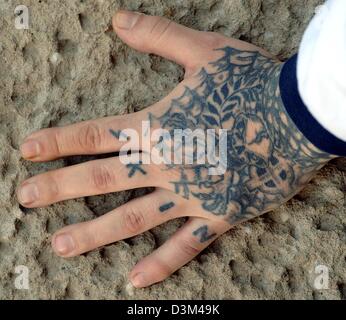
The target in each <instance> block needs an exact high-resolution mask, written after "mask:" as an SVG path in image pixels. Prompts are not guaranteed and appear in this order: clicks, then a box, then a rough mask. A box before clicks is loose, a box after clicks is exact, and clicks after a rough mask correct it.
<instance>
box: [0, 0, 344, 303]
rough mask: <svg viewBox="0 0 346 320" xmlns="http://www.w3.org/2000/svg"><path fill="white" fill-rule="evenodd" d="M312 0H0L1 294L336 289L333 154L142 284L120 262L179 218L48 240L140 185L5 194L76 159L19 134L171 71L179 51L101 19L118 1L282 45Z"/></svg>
mask: <svg viewBox="0 0 346 320" xmlns="http://www.w3.org/2000/svg"><path fill="white" fill-rule="evenodd" d="M18 4H25V5H27V6H28V7H29V8H30V18H31V23H30V29H29V30H25V31H24V30H16V29H15V28H14V8H15V7H16V6H17V5H18ZM319 4H321V1H320V0H224V1H222V0H192V1H183V0H170V1H168V0H167V1H160V0H131V1H122V0H110V1H107V0H99V1H97V0H95V1H87V0H85V1H82V0H80V1H77V0H73V1H70V0H69V1H67V0H63V1H58V0H41V1H38V0H31V1H29V0H21V1H14V0H1V2H0V12H1V15H0V33H1V34H0V179H1V180H0V188H1V189H0V209H1V210H0V298H1V299H13V298H19V299H21V298H29V299H38V298H39V299H42V298H44V299H46V298H48V299H76V298H78V299H86V298H91V299H97V298H101V299H130V298H138V299H149V298H151V299H167V298H173V299H175V298H182V299H204V298H209V299H219V298H220V299H291V298H296V299H332V298H333V299H345V298H346V261H345V259H346V257H345V256H346V250H345V249H346V244H345V242H346V236H345V233H346V214H345V213H346V210H345V191H346V181H345V172H346V161H344V160H338V161H335V162H333V163H332V164H331V165H329V166H328V167H327V168H325V169H324V170H323V171H322V172H320V174H319V175H318V176H317V177H316V178H315V179H314V180H313V181H312V182H311V183H310V185H309V186H308V187H307V188H306V189H305V190H304V191H303V192H301V193H300V194H299V195H298V196H296V197H295V198H294V199H293V200H292V201H290V202H289V203H288V204H287V205H285V206H283V207H281V208H280V209H279V210H276V211H275V212H273V213H270V214H266V215H265V216H263V217H261V218H258V219H257V220H255V221H252V222H249V223H246V224H244V225H243V226H241V227H238V228H236V229H234V230H232V231H230V232H228V233H227V234H225V235H224V236H223V237H221V238H220V239H218V240H217V241H216V242H215V243H214V244H213V245H212V246H210V247H209V248H208V249H207V250H206V251H205V252H204V253H203V254H202V255H200V256H199V257H198V258H197V259H195V260H194V261H192V262H191V263H189V264H188V265H187V266H185V267H184V268H182V269H181V270H180V271H178V272H177V273H176V274H174V275H173V276H172V277H171V278H169V279H168V280H166V281H164V282H163V283H161V284H157V285H154V286H152V287H151V288H148V289H141V290H133V289H131V287H129V286H128V280H127V273H128V272H129V270H130V269H131V267H132V266H133V265H134V264H135V263H136V262H137V261H138V260H139V259H140V258H141V257H143V256H145V255H147V254H149V253H150V252H151V251H152V250H153V249H155V248H156V247H158V246H159V245H160V244H162V243H163V242H164V241H165V239H166V238H167V237H168V236H169V235H170V234H171V233H173V232H174V230H176V228H177V227H178V226H179V225H181V224H182V222H183V221H173V222H171V223H168V224H165V225H163V226H160V227H158V228H156V229H154V230H152V231H150V232H146V233H145V234H143V235H140V236H138V237H135V238H132V239H129V240H126V241H120V242H118V243H115V244H112V245H109V246H107V247H105V248H102V249H100V250H97V251H94V252H91V253H88V254H85V255H83V256H81V257H77V258H73V259H69V260H64V259H61V258H58V257H56V256H55V255H54V254H53V252H52V250H51V247H50V237H51V235H52V233H53V232H54V231H56V230H57V229H59V228H61V227H62V226H64V225H67V224H71V223H75V222H79V221H85V220H90V219H93V218H95V217H97V216H99V215H101V214H103V213H105V212H107V211H108V210H110V209H112V208H114V207H117V206H119V205H120V204H122V203H124V202H125V201H127V200H128V199H130V198H133V197H135V196H136V195H138V192H126V193H125V192H124V193H118V194H111V195H106V196H100V197H91V198H88V199H79V200H76V201H67V202H64V203H61V204H57V205H54V206H51V207H49V208H44V209H34V210H27V209H24V208H22V207H20V206H19V205H18V202H17V200H16V197H15V189H16V187H17V186H18V183H19V182H20V181H22V180H23V179H24V178H26V177H28V176H30V175H33V174H36V173H38V172H43V171H46V170H48V169H53V168H58V167H62V166H64V165H69V164H72V163H76V162H78V161H81V160H85V159H79V158H71V159H67V160H61V161H57V162H54V163H48V164H30V163H29V162H26V161H23V160H22V159H21V158H20V155H19V152H18V148H19V145H20V143H21V141H22V140H23V138H24V137H25V136H26V135H27V134H28V133H30V132H32V131H34V130H37V129H40V128H45V127H49V126H56V125H65V124H68V123H71V122H77V121H81V120H86V119H93V118H98V117H102V116H107V115H114V114H123V113H129V112H132V111H134V110H138V109H141V108H143V107H145V106H147V105H150V104H151V103H153V102H155V101H157V100H158V99H160V98H161V97H163V96H164V95H165V94H167V93H168V92H169V91H170V90H171V89H172V88H173V87H174V86H175V85H176V84H177V83H178V81H179V79H181V77H182V70H181V69H180V68H179V67H177V66H176V65H174V64H172V63H170V62H167V61H163V60H162V59H160V58H157V57H154V56H148V55H143V54H139V53H137V52H135V51H133V50H131V49H129V48H128V47H126V46H125V45H124V44H123V43H122V42H121V41H120V40H119V39H117V38H116V37H115V36H114V35H112V34H110V33H108V34H106V33H104V30H105V29H106V28H107V27H108V25H109V24H110V19H111V16H112V14H113V13H114V12H115V11H116V9H118V8H128V9H137V10H140V11H142V12H145V13H150V14H158V15H164V16H166V17H169V18H172V19H174V20H175V21H178V22H181V23H183V24H185V25H187V26H190V27H194V28H197V29H200V30H213V31H218V32H221V33H224V34H226V35H228V36H234V37H237V38H241V39H243V40H248V41H251V42H253V43H255V44H257V45H260V46H263V47H265V48H266V49H268V50H269V51H271V52H272V53H274V54H277V55H279V57H280V58H282V59H284V58H287V57H289V56H290V55H291V54H292V53H294V52H295V51H296V49H297V45H298V43H299V40H300V38H301V36H302V33H303V30H304V28H305V26H306V25H307V23H308V21H309V19H310V18H311V17H312V15H313V14H314V10H315V8H316V6H317V5H319ZM56 52H57V53H58V55H54V53H56ZM55 58H57V59H55ZM18 265H25V266H27V267H28V268H29V276H30V278H29V279H30V283H29V284H30V289H29V290H18V289H16V288H15V285H14V283H15V279H16V276H17V274H16V273H15V267H16V266H18ZM317 265H325V266H327V267H328V268H329V289H327V290H317V289H315V288H314V286H313V283H314V279H315V277H316V275H315V267H316V266H317Z"/></svg>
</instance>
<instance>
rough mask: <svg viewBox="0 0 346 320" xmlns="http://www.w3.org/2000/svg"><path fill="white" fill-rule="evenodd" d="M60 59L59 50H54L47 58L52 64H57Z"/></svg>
mask: <svg viewBox="0 0 346 320" xmlns="http://www.w3.org/2000/svg"><path fill="white" fill-rule="evenodd" d="M60 60H61V55H60V53H59V52H54V53H53V54H52V55H51V56H50V58H49V61H50V62H51V63H52V64H58V63H59V62H60Z"/></svg>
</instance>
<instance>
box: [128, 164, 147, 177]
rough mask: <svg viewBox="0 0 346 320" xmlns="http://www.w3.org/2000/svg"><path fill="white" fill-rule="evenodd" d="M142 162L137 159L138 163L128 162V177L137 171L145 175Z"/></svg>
mask: <svg viewBox="0 0 346 320" xmlns="http://www.w3.org/2000/svg"><path fill="white" fill-rule="evenodd" d="M142 165H143V162H142V161H139V163H129V164H127V165H126V168H128V169H129V170H130V171H129V174H128V176H129V178H132V177H133V176H134V174H135V173H136V172H137V171H139V172H140V173H142V174H143V175H146V174H147V172H146V171H145V170H144V169H143V168H142Z"/></svg>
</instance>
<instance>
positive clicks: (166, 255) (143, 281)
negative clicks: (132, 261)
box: [130, 218, 230, 288]
mask: <svg viewBox="0 0 346 320" xmlns="http://www.w3.org/2000/svg"><path fill="white" fill-rule="evenodd" d="M229 228H230V226H229V224H227V223H226V222H218V221H209V220H206V219H201V218H191V219H190V220H189V221H188V222H187V223H186V224H185V225H184V226H183V227H182V228H181V229H179V230H178V231H177V232H176V233H175V234H174V235H173V236H172V237H171V238H170V239H169V240H168V241H167V242H166V243H164V244H163V245H162V246H161V247H160V248H158V249H157V250H156V251H154V252H153V253H152V254H150V255H149V256H147V257H145V258H144V259H143V260H141V261H140V262H139V263H138V264H137V265H136V266H135V267H134V268H133V270H132V271H131V273H130V280H131V282H132V284H133V285H134V286H135V287H137V288H142V287H147V286H150V285H152V284H154V283H156V282H160V281H162V280H164V279H166V278H167V277H169V276H170V275H171V274H172V273H173V272H175V271H176V270H178V269H179V268H181V267H182V266H183V265H185V264H186V263H188V262H189V261H190V260H192V259H193V258H194V257H195V256H197V255H198V254H199V253H200V252H201V251H202V250H203V249H205V248H206V247H207V246H208V245H210V243H211V242H213V241H214V240H215V239H216V238H217V237H219V236H220V235H221V234H222V233H224V232H226V231H227V230H228V229H229Z"/></svg>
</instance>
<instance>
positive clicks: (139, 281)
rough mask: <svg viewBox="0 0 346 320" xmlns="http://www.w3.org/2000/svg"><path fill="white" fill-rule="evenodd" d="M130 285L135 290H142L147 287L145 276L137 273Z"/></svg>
mask: <svg viewBox="0 0 346 320" xmlns="http://www.w3.org/2000/svg"><path fill="white" fill-rule="evenodd" d="M131 283H132V285H133V286H134V287H136V288H143V287H146V286H148V285H149V283H148V281H147V279H146V277H145V274H144V273H143V272H140V273H137V274H136V275H135V276H134V277H133V278H132V279H131Z"/></svg>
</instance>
